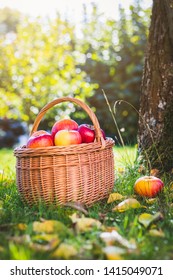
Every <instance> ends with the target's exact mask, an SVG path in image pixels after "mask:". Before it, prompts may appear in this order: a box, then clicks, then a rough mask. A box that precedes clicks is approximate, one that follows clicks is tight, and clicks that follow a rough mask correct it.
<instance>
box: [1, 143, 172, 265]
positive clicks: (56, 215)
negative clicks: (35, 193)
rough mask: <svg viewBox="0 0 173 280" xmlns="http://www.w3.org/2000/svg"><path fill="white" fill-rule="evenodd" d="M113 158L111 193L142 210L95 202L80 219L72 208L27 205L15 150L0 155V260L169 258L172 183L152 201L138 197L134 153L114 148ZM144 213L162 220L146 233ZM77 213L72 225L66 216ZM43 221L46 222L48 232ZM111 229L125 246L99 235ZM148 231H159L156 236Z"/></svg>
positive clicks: (153, 224)
mask: <svg viewBox="0 0 173 280" xmlns="http://www.w3.org/2000/svg"><path fill="white" fill-rule="evenodd" d="M114 153H115V169H116V182H115V187H114V190H113V191H114V192H118V193H120V194H122V195H123V196H124V198H123V199H125V198H129V197H133V198H136V199H138V201H139V202H140V203H141V205H142V206H143V207H142V208H138V209H130V210H128V211H126V212H113V211H112V209H113V208H114V207H115V206H116V205H117V204H118V203H119V202H120V201H121V200H120V201H114V202H112V203H109V204H108V203H107V200H104V201H101V202H98V203H95V204H94V205H93V206H92V207H90V208H89V209H87V211H88V214H87V215H84V214H83V213H82V212H81V211H79V210H76V209H74V208H72V207H55V206H49V207H48V206H45V205H43V204H40V205H38V206H34V207H30V206H28V205H25V204H24V203H23V202H22V201H21V199H20V196H19V194H18V191H17V187H16V182H15V158H14V157H13V151H12V150H6V149H2V150H0V170H1V171H0V172H1V173H0V259H16V260H18V259H64V258H67V259H111V258H113V259H116V258H118V259H120V258H121V259H173V235H172V232H173V190H172V189H171V186H172V182H171V178H170V177H169V176H168V175H164V177H163V178H162V179H163V181H164V183H165V187H164V191H163V193H161V194H160V195H159V196H157V198H156V199H154V200H147V199H144V198H140V197H137V196H135V195H134V192H133V185H134V182H135V181H136V179H137V178H138V177H140V176H142V174H141V173H139V171H138V169H139V166H138V162H137V161H136V148H135V147H126V148H115V150H114ZM123 199H122V200H123ZM81 210H82V209H81ZM145 212H146V213H149V214H152V215H154V214H155V213H158V212H160V213H161V214H160V217H161V218H160V219H159V220H158V221H154V222H153V223H151V225H149V226H148V227H147V228H145V227H144V226H143V225H142V224H141V223H139V220H138V218H139V215H140V214H142V213H145ZM75 213H76V215H77V217H78V219H79V218H80V220H76V223H73V222H72V219H71V218H70V216H71V215H75ZM86 218H91V219H95V220H93V221H94V224H93V225H92V226H88V225H87V222H88V220H87V219H86ZM50 220H52V221H53V222H50ZM44 221H47V223H48V224H47V225H46V229H45V228H44ZM57 221H59V224H58V225H57ZM36 222H40V223H41V224H38V223H36ZM79 222H80V223H81V224H79ZM98 222H99V224H98ZM80 225H82V226H80ZM40 226H41V229H40V228H39V227H40ZM113 229H114V230H115V231H116V232H118V234H120V235H121V236H122V237H123V238H125V239H126V241H127V240H128V242H129V243H128V245H127V244H124V243H123V242H120V241H117V240H113V239H112V240H109V241H105V240H103V239H101V233H103V232H107V234H109V233H108V232H111V231H112V230H113ZM151 230H157V232H156V231H155V235H154V236H153V235H151V233H153V231H151ZM156 233H157V234H158V233H159V236H156ZM129 244H130V245H129ZM134 244H135V246H132V245H134ZM110 246H111V247H110ZM131 246H132V247H131ZM61 248H63V250H61ZM120 248H121V249H123V250H124V251H123V253H121V254H119V253H117V252H118V251H117V250H119V249H120ZM111 250H113V253H111V252H112V251H111ZM63 252H68V254H64V253H63Z"/></svg>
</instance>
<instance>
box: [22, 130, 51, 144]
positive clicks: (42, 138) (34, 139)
mask: <svg viewBox="0 0 173 280" xmlns="http://www.w3.org/2000/svg"><path fill="white" fill-rule="evenodd" d="M53 145H54V144H53V138H52V135H51V134H50V133H48V132H47V131H45V130H38V131H36V132H34V133H33V134H32V135H31V137H29V139H28V141H27V144H26V147H27V148H41V147H48V146H53Z"/></svg>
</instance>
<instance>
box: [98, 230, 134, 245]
mask: <svg viewBox="0 0 173 280" xmlns="http://www.w3.org/2000/svg"><path fill="white" fill-rule="evenodd" d="M100 238H101V239H102V240H103V241H104V242H105V243H106V244H107V245H111V244H113V243H114V242H118V243H119V244H121V245H122V246H124V247H126V248H128V249H132V250H134V249H136V244H135V243H134V242H130V241H128V240H127V239H125V238H124V237H123V236H121V235H120V234H119V233H118V232H117V231H115V230H113V231H112V232H102V233H101V234H100Z"/></svg>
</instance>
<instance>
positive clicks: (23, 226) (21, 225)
mask: <svg viewBox="0 0 173 280" xmlns="http://www.w3.org/2000/svg"><path fill="white" fill-rule="evenodd" d="M16 228H17V229H19V230H21V231H24V230H26V229H27V225H26V224H23V223H19V224H17V225H16Z"/></svg>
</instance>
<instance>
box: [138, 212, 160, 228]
mask: <svg viewBox="0 0 173 280" xmlns="http://www.w3.org/2000/svg"><path fill="white" fill-rule="evenodd" d="M162 218H163V215H162V213H160V212H157V213H156V214H154V215H151V214H149V213H142V214H141V215H140V216H139V217H138V221H139V222H140V224H142V225H143V226H144V227H145V228H147V227H149V226H150V225H151V223H153V222H156V221H158V220H160V219H162Z"/></svg>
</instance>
